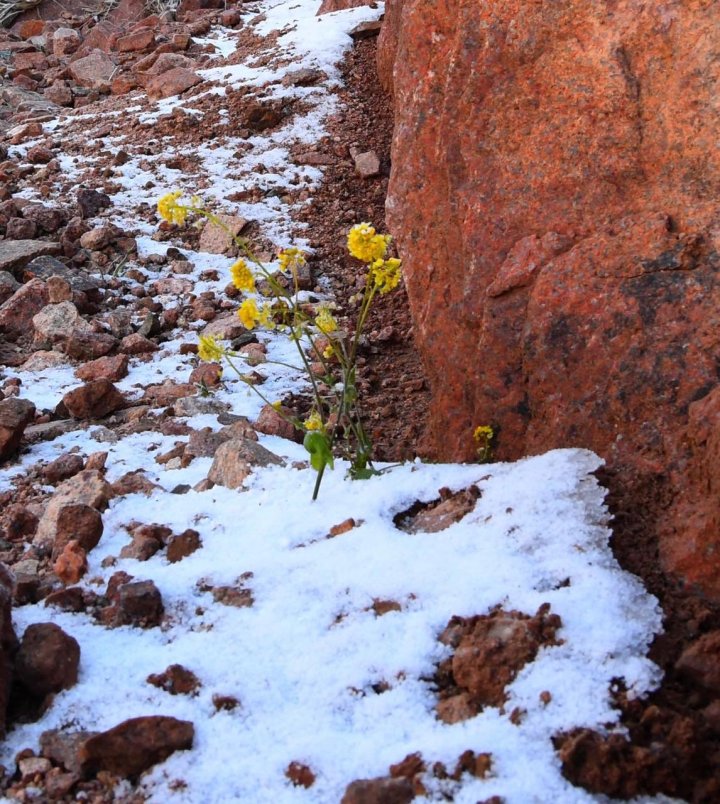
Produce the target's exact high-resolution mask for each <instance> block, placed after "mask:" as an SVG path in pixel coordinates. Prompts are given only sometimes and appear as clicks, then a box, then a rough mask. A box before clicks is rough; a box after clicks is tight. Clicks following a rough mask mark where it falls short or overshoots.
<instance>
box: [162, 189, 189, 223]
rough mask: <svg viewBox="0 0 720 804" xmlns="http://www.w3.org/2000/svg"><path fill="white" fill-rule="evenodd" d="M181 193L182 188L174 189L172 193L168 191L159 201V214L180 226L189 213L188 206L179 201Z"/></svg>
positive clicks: (165, 219)
mask: <svg viewBox="0 0 720 804" xmlns="http://www.w3.org/2000/svg"><path fill="white" fill-rule="evenodd" d="M181 195H182V190H173V192H171V193H166V194H165V195H164V196H163V197H162V198H161V199H160V200H159V201H158V203H157V211H158V215H159V216H160V217H161V218H162V219H163V220H164V221H167V222H168V223H175V224H177V225H178V226H182V225H183V224H184V223H185V218H186V217H187V213H188V210H187V208H186V207H184V206H182V205H181V204H178V202H177V200H178V198H180V196H181Z"/></svg>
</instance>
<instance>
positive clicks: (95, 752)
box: [79, 715, 195, 779]
mask: <svg viewBox="0 0 720 804" xmlns="http://www.w3.org/2000/svg"><path fill="white" fill-rule="evenodd" d="M194 736H195V729H194V727H193V724H192V723H190V722H189V721H186V720H177V719H176V718H174V717H165V716H162V715H153V716H149V717H136V718H132V719H131V720H126V721H124V722H123V723H120V724H119V725H117V726H115V727H114V728H112V729H109V730H108V731H104V732H102V733H101V734H98V735H96V736H94V737H90V738H89V739H88V740H86V741H85V743H84V744H83V745H82V747H81V748H80V751H79V758H80V763H81V766H82V769H83V771H84V772H85V773H86V774H90V773H97V772H98V771H101V770H105V771H109V772H110V773H113V774H115V775H116V776H120V777H121V778H131V779H133V778H135V777H137V776H138V775H139V774H141V773H142V772H143V771H145V770H147V769H148V768H151V767H152V766H153V765H155V764H157V763H158V762H163V761H164V760H166V759H167V758H168V757H169V756H170V754H172V753H174V752H175V751H186V750H189V749H190V748H192V744H193V738H194Z"/></svg>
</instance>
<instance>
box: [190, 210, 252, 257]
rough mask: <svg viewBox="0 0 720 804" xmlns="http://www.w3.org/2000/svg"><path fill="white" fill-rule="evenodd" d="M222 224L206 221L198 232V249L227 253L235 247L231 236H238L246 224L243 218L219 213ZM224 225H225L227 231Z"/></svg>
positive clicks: (210, 252)
mask: <svg viewBox="0 0 720 804" xmlns="http://www.w3.org/2000/svg"><path fill="white" fill-rule="evenodd" d="M218 217H219V219H220V221H221V222H222V224H223V226H218V225H217V224H216V223H213V222H212V221H208V222H207V223H206V224H205V226H204V227H203V230H202V233H201V234H200V244H199V246H198V250H199V251H206V252H207V253H209V254H227V253H228V252H230V251H232V250H233V249H234V248H236V245H235V240H234V239H233V237H236V236H238V235H239V234H240V233H241V232H242V231H243V229H244V228H245V227H246V226H247V225H248V221H247V220H245V218H241V217H240V216H239V215H219V216H218ZM224 227H227V229H228V230H229V231H227V230H226V229H225V228H224Z"/></svg>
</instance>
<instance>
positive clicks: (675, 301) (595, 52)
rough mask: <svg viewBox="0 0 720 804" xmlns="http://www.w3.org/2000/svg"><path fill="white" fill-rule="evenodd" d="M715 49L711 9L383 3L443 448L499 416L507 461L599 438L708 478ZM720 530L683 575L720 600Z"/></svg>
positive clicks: (716, 316)
mask: <svg viewBox="0 0 720 804" xmlns="http://www.w3.org/2000/svg"><path fill="white" fill-rule="evenodd" d="M718 52H720V6H719V5H718V4H717V3H715V2H712V1H711V0H695V1H693V0H667V1H666V2H662V3H644V2H638V1H633V0H614V2H607V3H597V2H594V1H593V0H557V2H553V3H539V2H527V0H486V2H483V3H478V2H476V0H433V2H428V0H404V1H401V0H388V5H387V18H386V24H385V30H384V31H383V33H382V35H381V42H380V52H379V57H378V63H379V68H380V71H381V75H382V77H383V80H384V82H385V83H386V85H389V84H391V85H392V89H393V92H394V96H395V110H396V111H395V114H396V129H395V135H394V142H393V160H392V161H393V167H392V175H391V181H390V190H389V197H388V221H389V226H390V230H391V231H392V232H393V233H394V234H395V236H396V238H397V242H398V244H399V248H400V251H401V254H402V256H403V258H404V271H405V278H406V283H407V286H408V292H409V297H410V303H411V305H412V309H413V316H414V319H415V332H416V338H417V342H418V345H419V348H420V350H421V353H422V355H423V357H424V362H425V366H426V370H427V373H428V376H429V379H430V383H431V387H432V392H433V409H432V414H431V425H430V432H429V434H428V445H429V449H430V450H431V451H432V452H433V453H434V454H435V455H436V456H439V457H444V458H454V459H457V458H461V459H462V458H465V459H471V458H472V457H473V453H474V445H473V442H472V431H473V428H474V427H475V426H476V425H479V424H492V425H493V426H494V427H495V428H496V430H497V433H498V435H497V441H496V455H497V457H499V458H516V457H518V456H520V455H523V454H526V453H534V452H540V451H543V450H545V449H549V448H552V447H559V446H584V447H589V448H591V449H594V450H596V451H597V452H599V453H600V454H601V455H603V456H604V457H605V458H606V459H607V460H608V462H609V463H611V464H612V465H614V466H615V467H617V468H620V469H621V470H628V471H633V472H637V471H640V472H646V471H649V472H666V473H669V474H672V476H673V478H674V482H675V484H676V486H677V488H678V490H679V491H680V492H681V493H685V487H686V486H688V487H689V485H688V484H690V483H691V482H693V481H691V480H689V479H688V478H686V477H685V475H684V474H683V465H684V461H685V459H686V448H687V438H686V433H685V428H686V426H687V423H688V408H689V406H690V405H691V404H692V403H693V402H696V401H697V400H700V399H702V398H703V397H705V396H706V395H707V394H708V393H709V392H710V391H711V390H712V389H713V388H714V387H716V386H717V385H718V383H719V382H720V255H719V254H718V246H719V245H720V194H719V193H718V191H719V190H720V149H718V147H717V143H718V138H719V137H720V104H718V102H717V97H718V91H719V90H720V86H719V84H720V62H719V61H718V60H717V55H716V54H717V53H718ZM391 70H392V74H391V72H390V71H391ZM717 471H719V472H720V469H718V470H717ZM715 521H716V522H717V521H718V520H717V519H716V520H715ZM675 524H676V525H677V523H675ZM683 527H684V526H681V527H680V528H679V529H678V527H675V531H674V532H675V533H676V536H675V537H668V539H669V540H668V541H666V542H665V548H664V551H663V555H664V558H665V560H666V564H667V566H668V567H669V568H671V569H674V568H678V567H679V565H678V563H677V560H676V557H675V556H676V552H677V551H674V550H673V549H671V548H670V547H669V546H668V545H671V544H672V543H673V539H675V541H676V542H678V543H679V542H680V541H683V540H684V539H685V536H686V534H684V533H683ZM711 537H712V538H715V539H716V540H717V541H720V536H718V535H717V534H715V535H714V536H713V535H712V534H710V535H708V534H707V533H706V535H705V536H704V537H703V539H704V540H705V541H704V542H703V543H702V544H700V543H697V544H696V548H694V549H693V550H690V553H691V554H692V555H691V556H690V557H688V555H687V551H685V555H684V559H683V563H682V570H683V573H684V575H685V577H686V578H687V579H688V580H689V581H691V582H692V581H695V580H700V579H701V576H702V578H703V580H702V583H703V584H704V586H705V588H706V589H709V588H710V587H712V588H713V594H716V595H717V596H718V597H720V569H716V571H715V576H716V579H715V581H714V582H712V583H710V582H709V581H708V578H707V575H708V573H707V572H701V571H700V566H699V563H698V562H699V560H700V558H699V557H700V555H701V554H702V555H705V554H706V552H707V547H708V545H707V539H708V538H711ZM701 541H702V540H701ZM716 561H717V564H716V566H720V558H717V559H716ZM693 562H695V563H693Z"/></svg>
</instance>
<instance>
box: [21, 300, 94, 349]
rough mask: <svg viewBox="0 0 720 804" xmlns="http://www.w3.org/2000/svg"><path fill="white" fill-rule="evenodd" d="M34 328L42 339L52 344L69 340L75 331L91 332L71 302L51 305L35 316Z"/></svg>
mask: <svg viewBox="0 0 720 804" xmlns="http://www.w3.org/2000/svg"><path fill="white" fill-rule="evenodd" d="M32 323H33V327H34V328H35V332H36V333H37V334H38V336H39V337H40V338H42V339H43V340H45V341H49V342H50V343H54V342H57V341H61V340H64V339H66V338H68V337H69V336H70V335H71V334H72V332H74V331H75V330H89V328H90V325H89V324H88V323H87V321H85V320H84V319H83V318H81V317H80V314H79V313H78V310H77V307H75V305H74V304H73V303H72V302H71V301H63V302H60V303H59V304H49V305H47V307H43V309H42V310H41V311H40V312H39V313H38V314H37V315H36V316H33V320H32Z"/></svg>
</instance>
